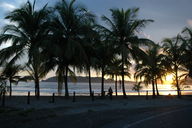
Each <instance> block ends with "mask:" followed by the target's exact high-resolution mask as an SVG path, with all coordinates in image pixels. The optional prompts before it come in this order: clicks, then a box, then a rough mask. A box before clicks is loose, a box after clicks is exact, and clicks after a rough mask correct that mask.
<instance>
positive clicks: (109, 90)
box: [108, 87, 113, 100]
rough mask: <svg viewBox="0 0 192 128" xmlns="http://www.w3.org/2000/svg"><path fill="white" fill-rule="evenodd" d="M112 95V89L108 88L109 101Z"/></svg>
mask: <svg viewBox="0 0 192 128" xmlns="http://www.w3.org/2000/svg"><path fill="white" fill-rule="evenodd" d="M112 94H113V90H112V88H111V87H110V88H109V89H108V95H109V96H110V99H111V100H112Z"/></svg>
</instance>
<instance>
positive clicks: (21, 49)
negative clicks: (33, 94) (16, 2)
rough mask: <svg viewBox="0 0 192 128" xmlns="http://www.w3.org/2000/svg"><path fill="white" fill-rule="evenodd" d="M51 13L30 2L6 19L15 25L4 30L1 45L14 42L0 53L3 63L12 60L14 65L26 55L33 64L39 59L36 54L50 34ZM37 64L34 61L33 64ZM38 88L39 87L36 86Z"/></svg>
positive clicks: (0, 38)
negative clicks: (9, 41) (36, 7)
mask: <svg viewBox="0 0 192 128" xmlns="http://www.w3.org/2000/svg"><path fill="white" fill-rule="evenodd" d="M49 13H50V10H48V9H47V5H45V6H44V7H43V8H42V9H40V10H36V9H35V1H34V3H33V4H32V3H30V2H29V1H28V2H27V3H26V4H24V5H23V6H22V7H20V8H18V9H15V10H13V11H12V12H10V13H9V14H8V15H7V16H6V17H5V18H6V19H8V20H10V21H11V22H13V23H15V24H13V25H6V26H5V27H4V29H3V30H4V33H3V34H1V35H0V43H1V44H2V42H6V41H8V40H11V41H12V44H11V46H9V47H6V48H4V49H2V50H1V51H0V59H1V62H3V61H5V60H8V59H11V60H10V62H9V63H10V64H14V63H15V62H16V61H17V60H19V59H21V58H22V57H24V55H27V57H28V62H32V61H31V59H33V60H34V59H35V58H36V57H37V54H36V53H38V52H39V51H41V45H42V44H43V43H44V41H45V40H47V35H48V33H49V29H48V25H49ZM35 62H36V61H35V60H34V61H33V64H34V63H35ZM35 65H37V64H35ZM36 74H38V72H36ZM35 84H37V82H36V83H35ZM37 86H39V85H35V87H37Z"/></svg>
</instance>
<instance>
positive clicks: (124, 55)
mask: <svg viewBox="0 0 192 128" xmlns="http://www.w3.org/2000/svg"><path fill="white" fill-rule="evenodd" d="M110 11H111V13H112V17H111V19H110V18H107V17H106V16H103V17H102V20H103V21H105V22H106V24H107V25H108V27H109V29H108V28H105V27H102V28H103V30H104V31H105V32H107V33H108V34H109V35H110V36H111V37H113V38H114V39H115V42H116V44H115V47H116V48H117V49H118V54H119V55H120V57H121V61H122V64H121V66H122V67H121V76H122V90H123V95H124V97H125V98H126V92H125V84H124V75H125V67H124V66H125V63H126V62H127V61H129V60H130V55H132V57H133V58H135V55H137V54H138V53H137V54H135V53H136V51H138V50H140V49H139V48H138V45H139V44H141V43H144V42H146V40H142V39H139V38H138V36H137V33H136V32H138V31H139V30H140V29H141V28H142V27H144V26H145V25H146V24H147V23H149V22H152V20H143V19H142V20H140V19H138V18H137V14H138V12H139V9H138V8H133V9H127V10H124V9H121V10H120V9H110Z"/></svg>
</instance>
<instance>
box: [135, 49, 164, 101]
mask: <svg viewBox="0 0 192 128" xmlns="http://www.w3.org/2000/svg"><path fill="white" fill-rule="evenodd" d="M159 52H160V47H159V46H158V45H153V47H150V48H149V50H147V51H146V52H145V54H143V56H140V59H139V60H137V65H136V66H135V71H136V72H135V75H134V77H135V78H136V79H140V80H142V79H144V82H145V84H146V85H148V84H149V83H152V91H153V98H155V85H157V79H158V78H161V77H162V76H165V75H166V71H167V70H166V68H165V66H166V65H165V63H164V59H165V56H164V55H163V54H160V53H159ZM156 89H157V86H156Z"/></svg>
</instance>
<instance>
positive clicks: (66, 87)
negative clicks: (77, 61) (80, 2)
mask: <svg viewBox="0 0 192 128" xmlns="http://www.w3.org/2000/svg"><path fill="white" fill-rule="evenodd" d="M65 97H66V98H68V97H69V91H68V65H67V66H66V67H65Z"/></svg>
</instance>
